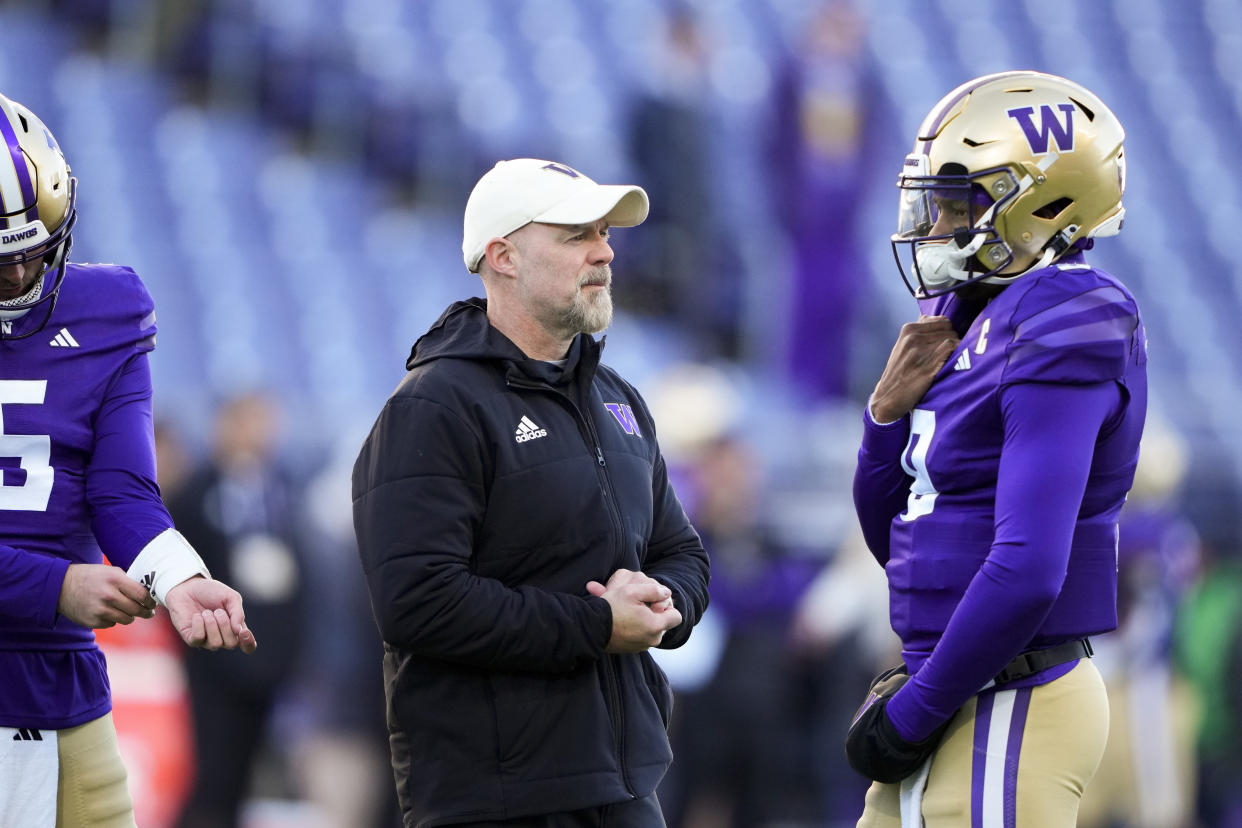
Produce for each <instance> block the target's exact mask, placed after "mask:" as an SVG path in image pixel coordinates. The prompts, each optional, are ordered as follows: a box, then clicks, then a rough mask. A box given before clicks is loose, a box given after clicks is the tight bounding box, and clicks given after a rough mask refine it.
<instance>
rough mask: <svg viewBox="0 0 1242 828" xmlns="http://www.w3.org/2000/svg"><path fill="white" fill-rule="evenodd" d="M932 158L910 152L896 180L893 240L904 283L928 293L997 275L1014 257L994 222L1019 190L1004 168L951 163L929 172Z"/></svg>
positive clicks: (916, 291) (912, 289)
mask: <svg viewBox="0 0 1242 828" xmlns="http://www.w3.org/2000/svg"><path fill="white" fill-rule="evenodd" d="M928 164H929V159H928V157H927V156H926V155H917V154H912V155H909V156H906V163H905V166H904V167H903V171H902V174H901V177H900V178H899V179H898V182H897V186H898V187H899V188H901V204H900V208H899V210H898V216H897V232H896V233H895V234H894V235H893V237H892V244H893V255H894V257H895V258H896V260H897V269H898V270H899V271H900V273H901V277H902V279H903V280H904V281H905V283H906V287H907V288H908V289H909V290H910V292H911V293H912V294H914V295H915V296H918V297H920V298H927V297H932V296H939V295H940V294H942V293H947V292H949V291H951V290H956V289H957V288H959V287H962V286H963V285H967V284H971V283H974V282H981V281H986V282H995V281H997V274H998V273H1000V272H1001V271H1003V270H1004V269H1005V268H1006V267H1008V266H1009V265H1010V264H1011V263H1012V262H1013V251H1012V250H1011V249H1010V248H1009V246H1008V245H1007V244H1005V242H1004V240H1003V239H1002V238H1001V236H1000V234H999V233H998V232H997V230H996V226H995V223H994V219H995V216H996V213H997V210H998V209H1000V208H1002V207H1003V206H1004V204H1005V203H1006V202H1007V201H1008V200H1009V199H1011V198H1013V197H1014V195H1015V194H1016V193H1017V190H1018V187H1017V182H1016V181H1014V178H1013V174H1012V173H1010V172H1009V170H1007V169H1004V168H998V169H992V170H984V171H982V172H980V173H975V174H970V173H968V172H966V169H965V168H964V167H963V166H962V165H960V164H953V163H950V164H944V165H943V166H942V167H941V169H940V170H939V172H938V174H936V175H931V174H929V173H928V172H927V169H928ZM993 193H995V194H997V196H998V198H993V195H992V194H993ZM902 248H905V251H906V255H905V259H906V262H905V263H903V261H902V260H903V256H902ZM907 265H908V267H907Z"/></svg>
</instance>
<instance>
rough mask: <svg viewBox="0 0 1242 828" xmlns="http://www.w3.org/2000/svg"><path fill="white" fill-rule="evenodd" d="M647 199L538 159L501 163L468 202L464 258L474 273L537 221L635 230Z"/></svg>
mask: <svg viewBox="0 0 1242 828" xmlns="http://www.w3.org/2000/svg"><path fill="white" fill-rule="evenodd" d="M647 207H648V202H647V193H646V192H644V191H643V188H642V187H636V186H633V185H629V184H596V183H595V182H594V181H593V180H591V179H590V178H588V177H587V176H585V175H583V174H582V173H580V172H578V171H577V170H575V169H573V168H572V167H568V166H566V165H564V164H558V163H556V162H555V161H543V160H540V159H538V158H515V159H513V160H511V161H499V162H497V164H496V166H494V167H492V168H491V169H490V170H488V171H487V173H486V174H485V175H484V176H483V177H482V178H480V179H479V183H478V184H475V185H474V189H473V190H472V191H471V192H470V198H469V199H468V200H467V201H466V214H465V220H464V222H463V233H462V241H461V252H462V257H463V258H464V259H465V262H466V267H467V268H469V270H470V272H471V273H478V272H479V262H480V261H482V259H483V253H484V251H486V250H487V243H488V242H490V241H491V240H492V239H495V238H500V237H504V236H507V235H509V234H510V233H512V232H513V231H514V230H517V229H518V228H520V227H524V226H525V225H527V224H530V223H531V222H532V221H538V222H542V223H544V224H590V223H592V222H596V221H599V220H600V219H606V220H607V221H608V223H609V224H610V225H612V226H613V227H633V226H634V225H636V224H642V222H643V219H645V218H647Z"/></svg>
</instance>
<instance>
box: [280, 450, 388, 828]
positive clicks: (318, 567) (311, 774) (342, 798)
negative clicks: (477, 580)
mask: <svg viewBox="0 0 1242 828" xmlns="http://www.w3.org/2000/svg"><path fill="white" fill-rule="evenodd" d="M359 442H361V436H360V435H358V434H356V433H354V431H353V430H348V431H347V432H346V433H345V435H344V436H343V437H342V438H341V439H340V440H338V442H337V445H336V447H335V450H334V451H333V453H332V457H331V458H330V459H329V461H328V463H327V464H325V465H324V467H323V468H322V469H320V470H319V472H318V473H317V474H315V475H314V477H313V478H312V479H311V481H310V484H309V485H308V486H307V489H306V498H305V501H304V504H303V509H302V511H303V512H304V514H305V522H306V527H307V530H308V531H307V542H306V553H307V567H306V582H305V586H304V592H305V594H306V603H307V605H308V606H309V607H313V612H314V614H315V615H316V616H320V617H323V618H331V619H332V623H331V624H328V625H326V626H325V627H324V628H323V629H322V630H321V631H320V633H319V634H317V635H316V636H315V645H314V652H313V655H310V656H309V657H308V658H305V659H304V660H303V666H302V669H301V671H300V673H299V684H300V687H299V696H300V697H301V698H302V699H303V700H304V706H305V708H306V713H307V722H306V725H307V732H306V733H305V734H303V736H302V737H301V738H300V739H299V741H298V742H297V744H296V748H295V750H294V751H293V754H294V755H293V756H292V757H291V761H292V764H293V770H294V772H295V774H296V775H297V777H298V780H299V785H298V787H299V788H300V790H301V791H302V792H303V794H304V795H305V796H306V797H307V799H309V800H310V801H311V802H312V803H313V805H314V806H315V808H316V811H317V813H318V815H319V816H320V818H321V819H322V824H323V826H324V828H389V827H390V826H398V825H400V824H401V815H400V812H399V811H398V809H397V797H396V794H395V792H394V791H393V784H392V766H391V764H390V763H389V751H388V731H387V727H386V725H385V719H384V675H383V672H382V671H381V670H377V669H375V665H376V663H377V662H378V661H379V660H380V659H382V657H383V642H382V641H381V640H380V637H379V631H378V630H376V628H375V622H374V621H373V620H371V619H372V616H371V604H370V596H369V595H368V594H367V584H366V580H365V579H364V578H363V576H362V572H361V571H360V570H359V568H358V545H357V542H356V540H355V539H354V524H353V511H352V507H351V504H350V497H349V490H350V470H351V468H352V467H353V463H354V458H355V457H356V456H357V450H358V444H359Z"/></svg>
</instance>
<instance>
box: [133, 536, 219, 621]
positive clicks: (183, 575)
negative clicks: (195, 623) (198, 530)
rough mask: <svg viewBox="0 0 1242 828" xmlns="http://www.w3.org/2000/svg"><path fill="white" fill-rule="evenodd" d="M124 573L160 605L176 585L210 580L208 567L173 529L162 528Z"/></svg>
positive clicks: (187, 542)
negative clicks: (197, 576)
mask: <svg viewBox="0 0 1242 828" xmlns="http://www.w3.org/2000/svg"><path fill="white" fill-rule="evenodd" d="M125 574H126V575H128V576H129V577H131V578H133V579H134V580H135V581H137V582H138V583H140V584H142V585H143V586H145V587H146V588H147V589H148V590H150V592H151V595H152V596H153V597H154V598H155V600H156V601H159V602H160V604H163V603H164V598H165V596H167V595H168V590H170V589H172V588H173V587H175V586H176V585H177V584H179V583H181V582H183V581H187V580H189V579H190V578H193V577H194V576H195V575H202V576H203V577H204V578H210V577H211V573H210V572H208V571H207V564H205V563H203V559H202V558H200V557H199V555H198V553H197V552H195V551H194V547H193V546H190V542H189V541H188V540H186V539H185V536H184V535H182V534H181V533H180V532H178V531H177V530H176V529H165V530H164V531H163V532H160V533H159V534H158V535H156V536H155V537H154V538H152V539H151V542H150V543H148V544H147V545H146V546H144V547H143V548H142V551H141V552H139V553H138V557H136V558H134V562H133V564H132V565H131V566H130V567H129V569H128V570H126V572H125Z"/></svg>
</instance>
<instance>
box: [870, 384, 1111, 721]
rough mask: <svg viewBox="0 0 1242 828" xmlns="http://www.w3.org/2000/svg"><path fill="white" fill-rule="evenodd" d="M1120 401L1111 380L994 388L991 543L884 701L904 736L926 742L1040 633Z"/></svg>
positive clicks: (1058, 584) (1062, 579)
mask: <svg viewBox="0 0 1242 828" xmlns="http://www.w3.org/2000/svg"><path fill="white" fill-rule="evenodd" d="M1119 400H1120V392H1119V391H1118V389H1117V386H1116V385H1115V384H1114V383H1111V382H1108V383H1098V384H1094V385H1076V386H1071V385H1046V384H1020V385H1011V386H1007V387H1006V388H1005V389H1004V390H1003V391H1002V392H1001V407H1002V412H1003V416H1004V422H1005V438H1004V445H1003V447H1002V450H1001V461H1000V471H999V474H998V478H997V482H996V537H995V539H994V541H993V543H992V549H991V552H990V553H989V554H988V558H987V560H986V561H984V563H983V566H982V567H980V569H979V572H978V573H977V574H976V575H975V577H974V579H973V580H972V581H971V583H970V586H969V587H968V588H967V590H966V593H965V595H964V596H963V597H962V600H961V603H959V604H958V606H957V609H956V610H954V612H953V617H952V618H951V619H950V621H949V623H948V625H947V627H946V629H945V631H944V635H943V636H942V637H941V639H940V641H939V642H938V643H937V644H936V648H935V650H934V651H933V652H932V654H931V656H930V657H929V658H928V659H927V661H926V663H924V665H923V667H922V668H921V669H920V670H919V672H918V673H917V674H916V675H915V676H914V678H912V679H911V680H910V681H909V682H907V683H906V685H905V686H904V687H902V689H901V690H899V691H898V692H897V694H896V695H895V696H894V697H893V698H892V700H891V701H890V702H889V705H888V715H889V718H891V719H892V721H893V724H894V726H896V728H897V731H898V732H899V733H900V734H901V736H902V738H904V739H908V740H910V741H920V740H922V739H924V738H926V737H927V736H928V735H929V734H930V733H931V732H932V731H933V730H935V729H936V727H937V726H938V725H940V724H941V723H942V722H944V721H945V720H946V719H948V718H949V717H950V716H952V715H953V713H954V712H955V711H956V710H957V709H958V708H959V707H960V706H961V705H962V704H963V703H965V701H966V700H967V699H969V698H970V697H971V696H972V695H974V694H975V693H977V692H978V691H979V689H980V688H981V687H983V685H985V684H986V683H987V682H988V680H989V679H991V678H992V677H993V676H995V675H996V674H997V673H999V672H1000V671H1001V670H1002V669H1004V667H1005V665H1006V664H1008V663H1009V661H1010V660H1011V659H1013V657H1014V656H1016V655H1018V653H1020V652H1021V651H1022V649H1023V648H1024V647H1025V646H1026V645H1027V643H1028V642H1029V641H1030V640H1031V638H1032V637H1033V636H1034V635H1035V633H1036V632H1037V631H1038V630H1039V627H1040V625H1041V624H1042V623H1043V620H1044V617H1045V616H1046V615H1047V613H1048V610H1049V609H1050V608H1051V607H1052V605H1053V603H1054V602H1055V601H1056V598H1057V595H1058V593H1059V592H1060V590H1061V585H1062V584H1063V582H1064V580H1065V573H1066V569H1067V567H1068V562H1069V554H1070V544H1071V541H1072V539H1073V534H1074V526H1075V523H1076V522H1077V518H1078V511H1079V508H1080V507H1081V504H1082V498H1083V492H1084V491H1085V489H1086V485H1087V477H1088V474H1089V473H1090V470H1091V460H1092V452H1093V449H1094V445H1095V441H1096V438H1097V436H1098V434H1099V431H1100V427H1101V425H1102V424H1103V423H1104V422H1105V420H1106V419H1107V418H1108V416H1109V415H1110V413H1111V412H1112V411H1113V410H1114V409H1115V407H1116V406H1117V405H1118V404H1119Z"/></svg>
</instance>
